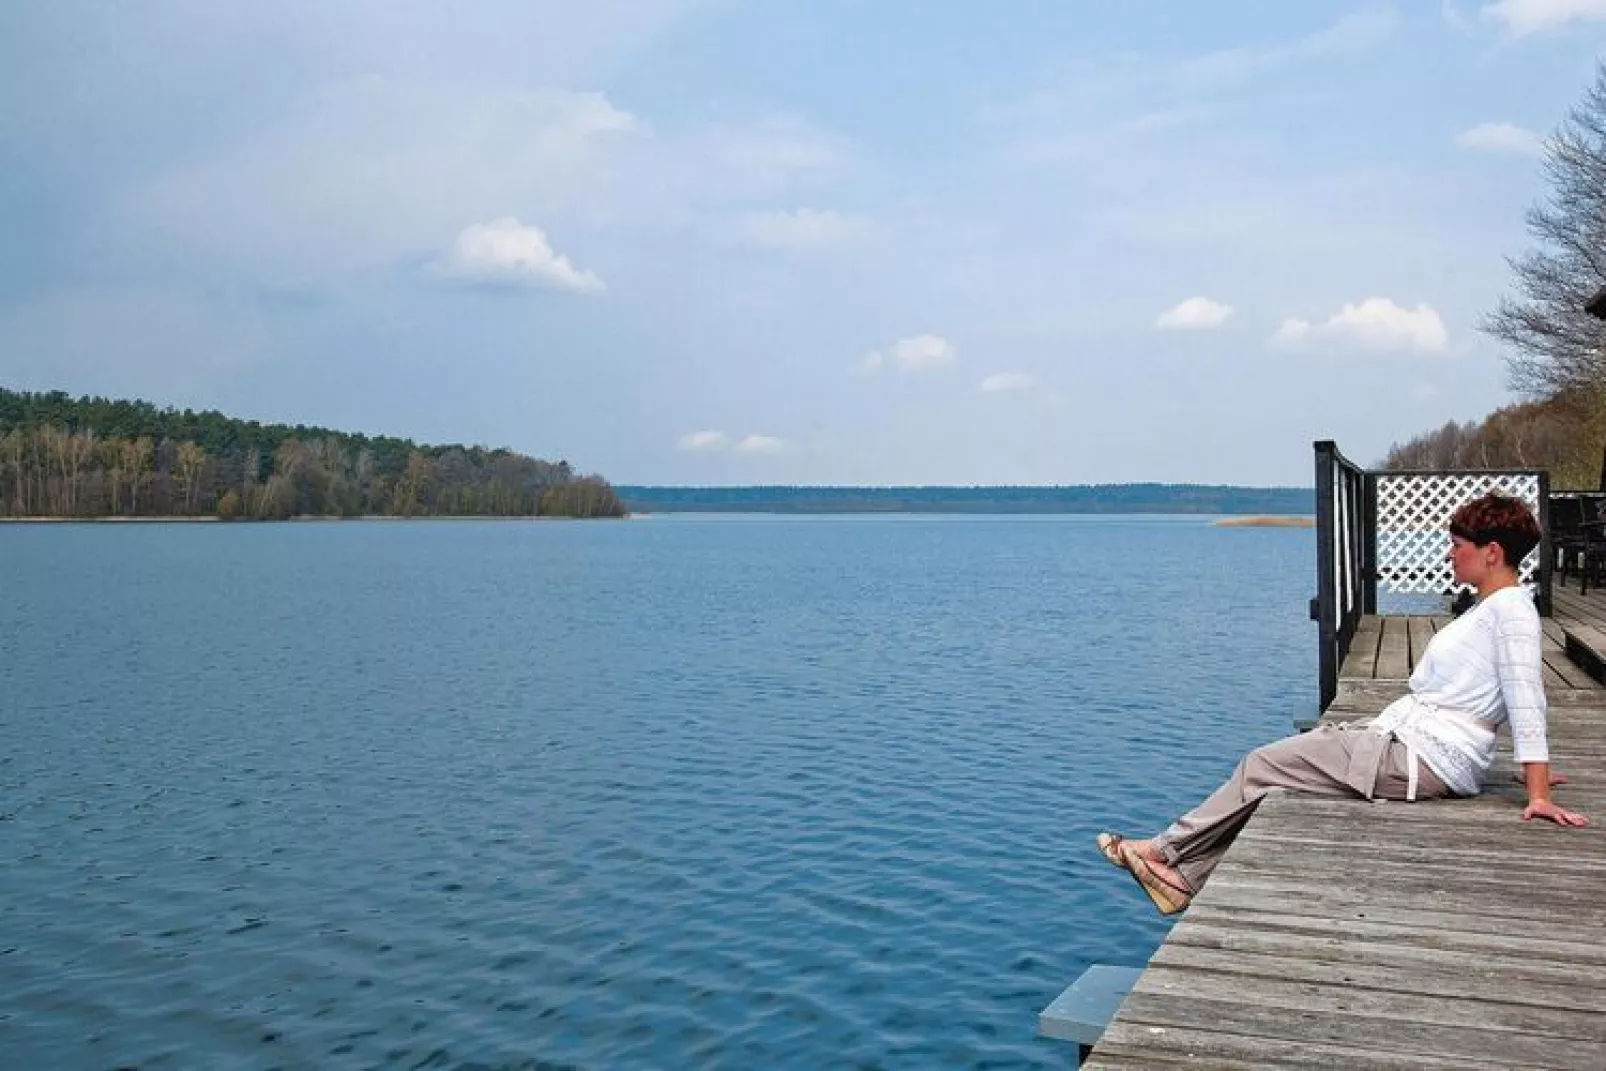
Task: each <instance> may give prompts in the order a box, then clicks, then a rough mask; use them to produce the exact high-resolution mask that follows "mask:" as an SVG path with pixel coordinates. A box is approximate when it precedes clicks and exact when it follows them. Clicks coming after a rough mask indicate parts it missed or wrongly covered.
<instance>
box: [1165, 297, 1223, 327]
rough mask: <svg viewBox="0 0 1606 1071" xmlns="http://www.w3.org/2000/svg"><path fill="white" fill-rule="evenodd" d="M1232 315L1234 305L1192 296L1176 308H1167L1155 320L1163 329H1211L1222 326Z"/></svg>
mask: <svg viewBox="0 0 1606 1071" xmlns="http://www.w3.org/2000/svg"><path fill="white" fill-rule="evenodd" d="M1231 315H1232V306H1231V305H1223V304H1221V303H1220V302H1219V301H1211V300H1210V299H1209V298H1203V297H1192V298H1189V299H1188V300H1187V301H1184V302H1182V303H1181V304H1180V305H1177V306H1176V307H1175V308H1170V309H1167V310H1166V311H1165V312H1162V313H1161V314H1160V318H1159V319H1158V320H1155V321H1154V326H1155V327H1158V328H1160V329H1161V330H1194V331H1201V330H1209V329H1210V328H1212V327H1220V326H1221V325H1222V324H1224V323H1226V322H1227V318H1228V317H1229V316H1231Z"/></svg>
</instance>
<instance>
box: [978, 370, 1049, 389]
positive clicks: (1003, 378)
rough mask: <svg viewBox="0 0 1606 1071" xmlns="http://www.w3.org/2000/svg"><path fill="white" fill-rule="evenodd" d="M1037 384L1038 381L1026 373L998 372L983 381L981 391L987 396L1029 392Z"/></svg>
mask: <svg viewBox="0 0 1606 1071" xmlns="http://www.w3.org/2000/svg"><path fill="white" fill-rule="evenodd" d="M1036 382H1037V380H1036V379H1034V378H1032V376H1030V375H1028V374H1027V373H1025V372H996V373H994V374H993V375H990V376H988V377H987V378H986V379H984V380H982V381H981V390H982V392H983V393H985V394H995V393H998V392H999V391H1015V390H1027V389H1028V388H1030V387H1031V386H1032V385H1033V384H1034V383H1036Z"/></svg>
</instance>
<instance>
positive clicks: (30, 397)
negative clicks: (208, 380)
mask: <svg viewBox="0 0 1606 1071" xmlns="http://www.w3.org/2000/svg"><path fill="white" fill-rule="evenodd" d="M624 515H625V506H624V503H623V502H622V501H621V500H620V498H619V496H618V495H617V494H616V493H615V492H614V489H613V488H612V487H611V486H610V485H609V484H608V482H607V481H606V480H604V479H603V478H602V477H600V476H588V475H577V474H576V473H574V472H573V471H572V470H571V468H570V466H569V464H568V462H566V461H557V462H551V461H543V460H540V459H538V458H533V457H528V456H526V455H524V454H520V453H517V452H515V451H513V450H508V449H505V448H497V449H490V448H487V447H484V446H467V447H465V446H461V445H456V444H452V445H446V446H430V445H421V444H418V443H414V442H413V441H412V440H410V439H400V438H395V437H391V436H368V435H362V434H357V433H352V432H340V431H332V430H329V429H327V428H319V427H308V426H306V425H301V424H297V425H293V426H292V425H286V424H263V423H260V422H258V421H254V420H240V419H237V418H234V417H229V416H225V415H224V414H222V413H219V412H216V411H214V410H207V411H204V412H195V411H193V410H189V409H184V410H178V409H173V408H166V409H161V408H158V407H157V406H155V405H154V404H152V403H150V402H146V401H120V400H110V399H105V398H94V397H89V396H83V397H78V398H74V397H71V396H70V395H68V394H67V393H65V392H63V391H53V392H49V393H38V394H35V393H28V392H23V391H11V390H6V389H4V388H0V517H39V518H45V517H55V518H70V519H84V520H90V519H99V518H106V519H130V518H162V517H216V518H218V519H219V520H288V519H290V518H294V517H363V516H369V517H432V516H454V517H622V516H624Z"/></svg>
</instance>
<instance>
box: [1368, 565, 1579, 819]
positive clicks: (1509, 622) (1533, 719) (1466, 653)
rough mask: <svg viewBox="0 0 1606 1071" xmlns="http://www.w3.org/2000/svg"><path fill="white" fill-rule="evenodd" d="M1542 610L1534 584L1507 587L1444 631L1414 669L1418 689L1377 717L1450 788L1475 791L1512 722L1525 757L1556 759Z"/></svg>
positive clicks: (1378, 724) (1380, 726)
mask: <svg viewBox="0 0 1606 1071" xmlns="http://www.w3.org/2000/svg"><path fill="white" fill-rule="evenodd" d="M1541 636H1542V633H1541V631H1540V626H1539V611H1538V610H1536V609H1535V608H1534V604H1533V597H1532V596H1531V595H1529V593H1528V589H1527V588H1524V587H1522V586H1521V585H1517V586H1515V587H1509V588H1501V589H1500V590H1499V591H1496V592H1494V593H1493V594H1491V595H1488V596H1486V597H1485V598H1483V599H1481V600H1479V601H1478V603H1477V604H1476V605H1475V606H1473V607H1472V609H1470V610H1468V611H1467V612H1466V613H1464V614H1462V615H1461V616H1460V617H1458V618H1456V619H1455V620H1454V621H1452V622H1450V623H1449V624H1448V625H1445V626H1444V627H1443V628H1441V629H1440V630H1439V631H1438V633H1437V634H1435V635H1434V637H1433V639H1432V640H1431V641H1429V643H1428V646H1427V649H1426V650H1425V651H1423V652H1422V657H1421V658H1420V659H1419V660H1418V661H1417V664H1416V672H1414V673H1412V674H1411V691H1410V693H1409V694H1408V695H1405V696H1403V697H1401V698H1400V699H1397V700H1395V701H1394V702H1393V703H1390V704H1389V705H1388V707H1387V708H1385V709H1384V711H1383V713H1382V714H1380V715H1378V716H1377V718H1376V719H1374V720H1373V722H1372V728H1373V729H1374V730H1377V731H1378V732H1392V733H1393V734H1394V735H1395V736H1397V737H1399V739H1400V740H1401V741H1402V742H1403V743H1404V744H1405V745H1406V747H1407V748H1410V749H1411V750H1412V751H1414V752H1416V754H1417V755H1418V756H1419V757H1420V758H1421V759H1422V761H1423V762H1426V763H1427V764H1428V768H1429V769H1431V770H1432V771H1433V772H1434V773H1436V774H1438V776H1439V779H1440V780H1441V781H1443V782H1444V783H1445V785H1446V786H1448V787H1449V789H1450V790H1451V791H1452V792H1454V793H1456V794H1457V795H1460V796H1475V795H1477V794H1478V792H1479V790H1480V789H1482V787H1483V775H1484V774H1485V772H1487V771H1488V769H1489V764H1490V763H1492V762H1493V761H1494V746H1495V730H1496V729H1498V728H1499V727H1500V723H1501V722H1509V723H1510V725H1511V742H1512V747H1513V750H1514V751H1515V752H1516V755H1517V761H1518V762H1548V761H1549V760H1550V749H1549V745H1548V743H1547V742H1546V739H1545V687H1544V678H1543V662H1542V660H1541V657H1542V656H1541V654H1540V640H1541Z"/></svg>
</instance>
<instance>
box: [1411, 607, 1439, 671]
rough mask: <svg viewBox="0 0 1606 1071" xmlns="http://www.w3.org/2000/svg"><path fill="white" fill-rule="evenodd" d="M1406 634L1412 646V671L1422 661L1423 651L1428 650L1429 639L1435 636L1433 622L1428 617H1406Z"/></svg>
mask: <svg viewBox="0 0 1606 1071" xmlns="http://www.w3.org/2000/svg"><path fill="white" fill-rule="evenodd" d="M1405 634H1406V636H1407V638H1408V639H1409V642H1410V648H1411V671H1412V672H1413V673H1414V672H1415V671H1416V664H1417V663H1418V662H1420V661H1422V653H1423V652H1424V651H1426V650H1427V646H1428V641H1429V640H1431V639H1432V638H1433V622H1432V620H1430V619H1429V618H1426V617H1408V618H1406V619H1405Z"/></svg>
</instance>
